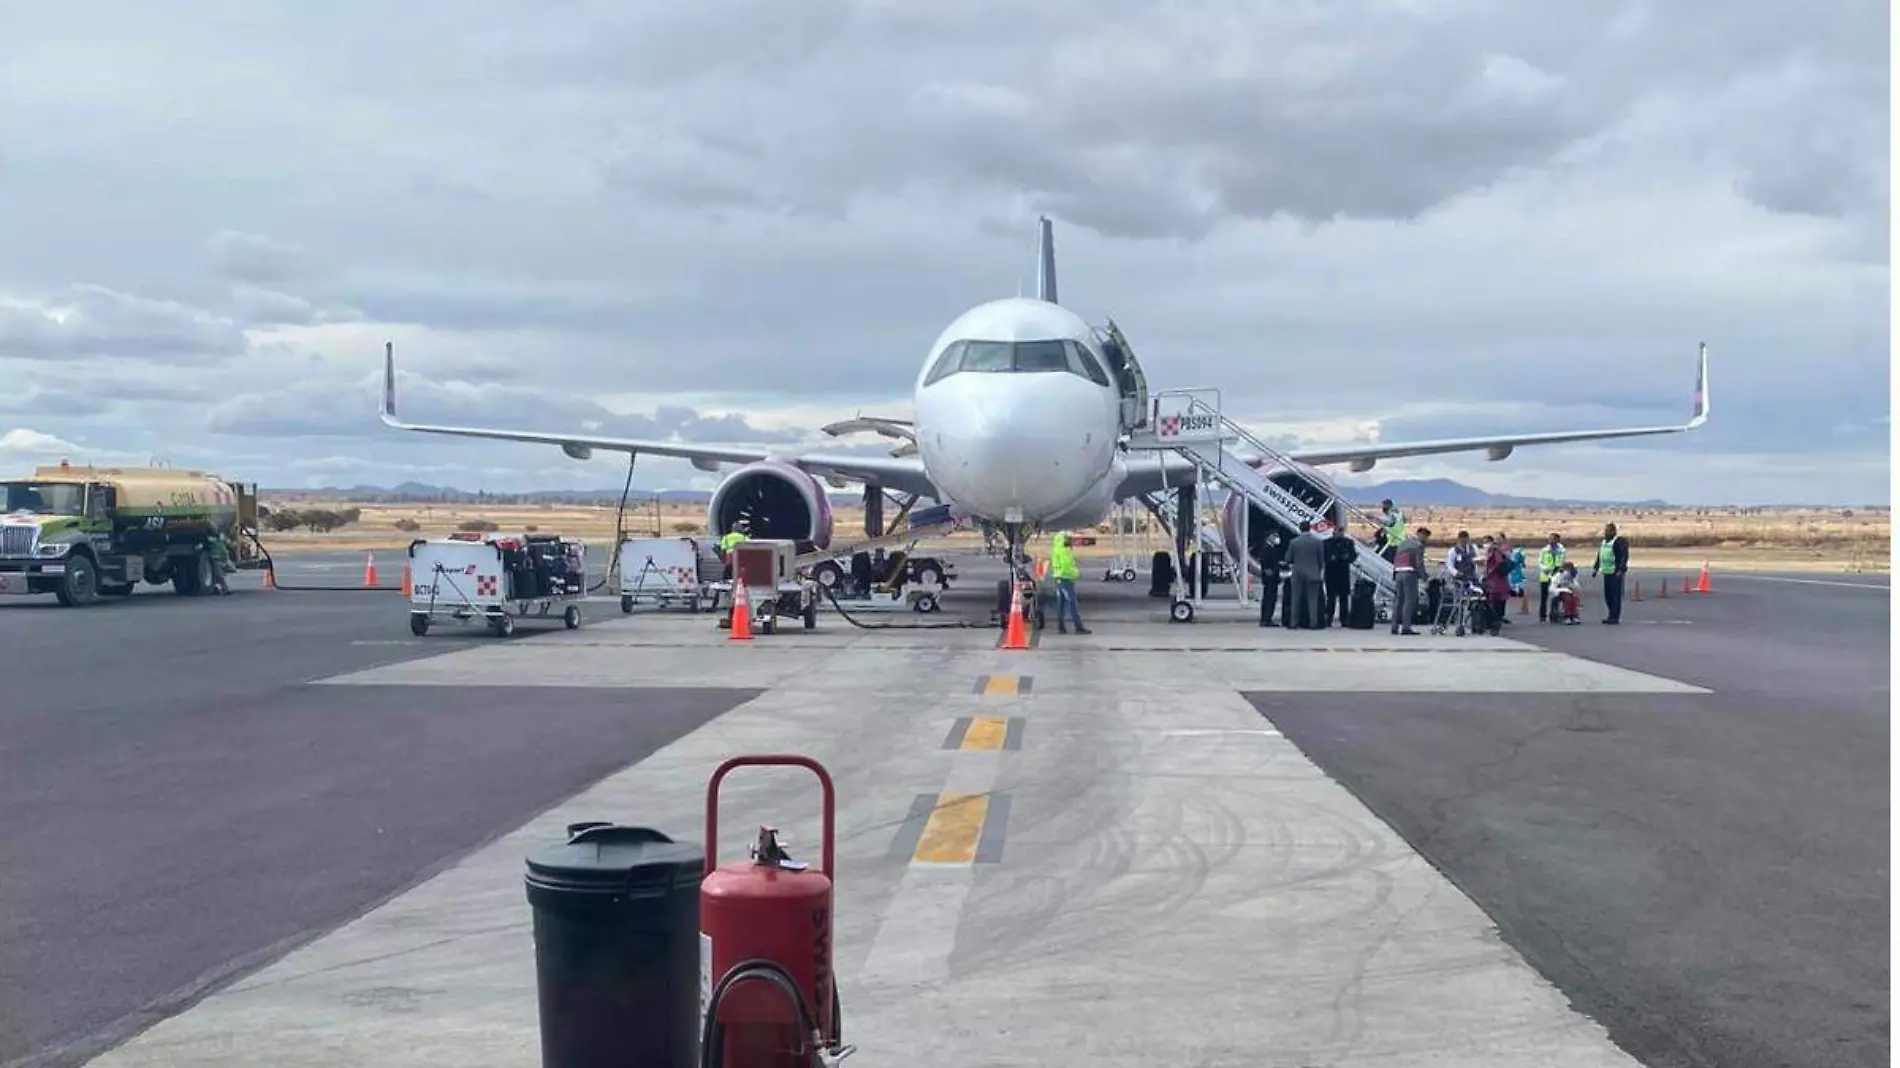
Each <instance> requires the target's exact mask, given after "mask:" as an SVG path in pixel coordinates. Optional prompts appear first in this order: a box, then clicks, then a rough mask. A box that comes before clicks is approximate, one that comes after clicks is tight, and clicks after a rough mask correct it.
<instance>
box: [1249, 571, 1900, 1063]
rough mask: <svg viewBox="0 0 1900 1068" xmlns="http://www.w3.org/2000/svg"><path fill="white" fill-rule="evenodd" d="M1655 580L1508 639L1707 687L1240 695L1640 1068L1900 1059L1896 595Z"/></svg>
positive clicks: (1833, 583)
mask: <svg viewBox="0 0 1900 1068" xmlns="http://www.w3.org/2000/svg"><path fill="white" fill-rule="evenodd" d="M1676 581H1679V579H1677V580H1676ZM1653 582H1654V577H1652V580H1651V582H1649V583H1646V584H1645V585H1646V591H1645V600H1644V601H1642V602H1640V603H1630V604H1627V605H1626V606H1625V609H1624V615H1623V623H1622V625H1621V626H1619V627H1606V626H1601V625H1599V624H1598V623H1597V622H1596V621H1597V620H1598V619H1600V617H1601V612H1600V603H1596V602H1595V599H1594V598H1592V599H1591V600H1590V601H1586V604H1585V606H1584V609H1585V614H1584V618H1585V619H1586V621H1587V622H1586V623H1585V624H1584V625H1582V626H1576V627H1548V626H1540V625H1539V624H1537V623H1536V622H1535V620H1536V615H1535V606H1533V610H1532V614H1531V615H1530V616H1528V617H1514V618H1517V619H1519V620H1520V622H1518V623H1516V624H1515V625H1513V626H1511V627H1508V628H1506V630H1505V636H1507V637H1512V638H1517V639H1520V640H1524V641H1529V642H1533V643H1535V644H1538V645H1541V646H1544V647H1547V648H1550V649H1554V650H1559V651H1563V652H1567V653H1571V654H1573V655H1576V656H1581V657H1584V658H1587V659H1591V660H1596V661H1599V662H1602V663H1608V664H1613V665H1616V666H1619V667H1625V668H1630V669H1634V670H1641V671H1646V672H1653V673H1657V674H1661V675H1665V676H1667V677H1670V678H1675V679H1680V680H1682V681H1685V682H1690V683H1694V684H1696V685H1699V686H1703V687H1706V688H1708V689H1711V690H1713V691H1715V692H1714V693H1713V694H1711V695H1708V696H1676V695H1660V694H1658V695H1644V696H1641V697H1629V696H1614V695H1589V694H1565V695H1545V694H1512V695H1508V696H1507V695H1497V696H1491V695H1476V694H1460V695H1456V696H1433V695H1429V694H1425V695H1391V696H1384V695H1375V694H1354V695H1339V696H1331V695H1325V696H1321V695H1307V694H1299V695H1293V694H1253V695H1249V699H1250V700H1251V701H1252V702H1253V703H1254V705H1255V707H1257V708H1258V709H1259V710H1260V711H1261V712H1262V713H1263V714H1264V715H1265V716H1266V717H1267V718H1268V719H1269V720H1271V721H1272V723H1273V724H1274V725H1275V726H1276V727H1278V728H1279V729H1280V730H1281V731H1282V732H1283V733H1284V734H1285V735H1286V737H1288V738H1289V739H1291V740H1293V741H1294V742H1295V744H1297V745H1298V746H1299V747H1300V748H1301V750H1302V751H1303V752H1305V753H1306V755H1307V756H1308V757H1310V758H1311V759H1313V760H1314V761H1315V762H1316V763H1317V764H1319V766H1320V767H1321V768H1322V769H1324V770H1325V771H1326V772H1327V773H1328V774H1330V775H1332V776H1334V777H1335V778H1336V779H1338V780H1339V781H1340V782H1341V783H1342V784H1343V785H1345V786H1346V787H1347V788H1348V789H1350V790H1351V791H1353V792H1354V794H1356V795H1357V796H1358V797H1359V798H1360V799H1361V800H1362V801H1364V802H1365V803H1366V804H1367V806H1368V807H1370V808H1371V809H1372V810H1373V811H1374V812H1376V813H1378V814H1379V815H1380V817H1381V818H1383V819H1384V820H1386V821H1387V822H1388V823H1389V824H1391V825H1392V826H1393V827H1394V828H1395V829H1396V830H1398V831H1399V833H1400V834H1401V835H1402V836H1403V837H1404V838H1405V839H1406V841H1407V842H1409V843H1410V844H1411V845H1412V846H1413V848H1415V849H1417V850H1419V851H1420V853H1422V854H1423V855H1424V856H1425V857H1426V858H1427V859H1428V860H1430V861H1431V862H1432V863H1433V864H1434V865H1435V866H1436V867H1438V868H1439V869H1440V870H1441V871H1443V872H1445V874H1446V875H1447V876H1448V877H1449V878H1450V879H1451V880H1452V881H1453V882H1454V883H1456V884H1457V885H1458V886H1459V887H1460V888H1461V889H1462V890H1464V891H1465V893H1467V894H1468V895H1470V896H1471V897H1472V898H1473V899H1474V900H1475V901H1476V902H1477V903H1478V904H1479V906H1480V907H1482V908H1483V909H1485V910H1486V912H1487V913H1489V914H1490V915H1491V917H1492V918H1493V919H1494V920H1495V921H1496V922H1497V924H1498V926H1499V929H1500V931H1501V932H1502V934H1503V936H1504V937H1505V938H1506V939H1507V940H1508V941H1509V942H1510V943H1511V944H1512V945H1513V946H1515V947H1516V948H1517V949H1518V950H1519V951H1520V952H1521V953H1523V954H1524V955H1525V957H1526V959H1527V960H1529V962H1530V963H1531V964H1532V965H1533V966H1534V967H1536V968H1537V969H1538V970H1539V971H1541V972H1542V973H1543V974H1544V975H1545V976H1546V977H1548V978H1549V979H1551V981H1553V982H1554V983H1556V984H1557V985H1558V986H1559V987H1560V988H1561V989H1562V990H1563V991H1564V992H1565V994H1567V995H1568V996H1569V997H1570V998H1571V999H1572V1001H1573V1003H1574V1004H1576V1005H1577V1007H1578V1008H1579V1009H1581V1010H1582V1011H1584V1012H1585V1013H1587V1014H1589V1015H1591V1016H1593V1017H1595V1018H1596V1019H1598V1020H1600V1021H1601V1022H1603V1023H1604V1024H1605V1025H1606V1026H1607V1027H1608V1028H1609V1030H1610V1033H1611V1036H1612V1037H1613V1038H1614V1039H1615V1040H1616V1041H1617V1042H1618V1044H1619V1045H1621V1046H1622V1047H1623V1048H1625V1049H1627V1050H1629V1051H1630V1052H1631V1053H1632V1054H1634V1055H1635V1056H1637V1057H1638V1058H1639V1059H1640V1060H1642V1061H1643V1062H1644V1063H1645V1064H1648V1065H1657V1066H1660V1065H1672V1066H1673V1065H1721V1066H1725V1068H1726V1066H1739V1068H1751V1066H1769V1065H1885V1064H1888V1063H1889V1058H1890V1053H1889V1040H1888V1027H1889V1018H1890V1013H1889V1001H1888V998H1889V989H1890V979H1889V962H1888V932H1889V876H1888V863H1889V845H1888V841H1889V840H1888V817H1889V794H1888V781H1889V779H1888V776H1889V759H1888V752H1889V748H1888V747H1889V735H1890V726H1889V697H1890V692H1889V675H1888V672H1889V644H1888V643H1889V630H1890V627H1889V623H1888V616H1889V592H1888V588H1887V586H1886V585H1885V583H1884V581H1881V580H1872V579H1862V578H1858V577H1855V576H1840V577H1830V576H1778V577H1758V576H1738V575H1718V576H1716V578H1715V584H1714V585H1715V592H1714V593H1713V594H1711V595H1708V596H1690V597H1684V596H1682V595H1681V593H1680V586H1676V587H1674V592H1672V594H1671V595H1670V596H1669V597H1668V598H1667V599H1663V600H1658V599H1656V598H1655V593H1656V589H1655V587H1654V584H1653ZM1526 619H1528V620H1529V622H1523V620H1526Z"/></svg>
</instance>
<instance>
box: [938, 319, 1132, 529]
mask: <svg viewBox="0 0 1900 1068" xmlns="http://www.w3.org/2000/svg"><path fill="white" fill-rule="evenodd" d="M1052 343H1053V345H1054V346H1057V347H1052ZM1068 345H1074V346H1077V347H1079V348H1080V350H1081V352H1080V353H1077V352H1075V351H1073V350H1069V349H1066V346H1068ZM951 349H955V350H956V351H955V352H954V353H949V354H948V355H949V359H948V360H947V364H948V366H940V364H943V363H946V354H947V350H951ZM1065 357H1066V360H1067V363H1066V366H1060V365H1059V361H1061V360H1062V359H1063V358H1065ZM1078 361H1093V367H1092V368H1091V367H1090V366H1089V365H1088V363H1086V362H1082V363H1081V366H1080V367H1079V368H1078V366H1077V363H1078ZM1110 374H1111V373H1110V372H1109V371H1108V363H1107V361H1106V360H1105V359H1104V358H1103V355H1102V352H1101V349H1100V347H1099V345H1098V344H1097V342H1096V341H1095V338H1094V334H1093V331H1091V330H1090V329H1089V326H1088V324H1087V323H1085V322H1083V321H1082V319H1081V317H1080V316H1077V315H1076V314H1075V313H1074V312H1071V311H1069V310H1068V309H1066V308H1064V307H1062V306H1061V305H1059V304H1055V303H1053V302H1051V301H1046V300H1035V299H1029V298H1022V297H1015V298H1008V299H1004V300H994V301H990V302H988V303H985V304H980V305H978V306H976V307H974V308H972V309H970V310H969V311H967V312H964V313H963V314H962V315H960V316H958V317H957V318H956V319H955V320H954V321H953V322H951V324H950V325H949V326H948V327H945V328H944V331H943V333H942V334H940V335H939V336H938V338H937V341H936V343H935V344H933V345H932V346H931V348H930V354H929V356H928V357H927V358H926V359H925V360H924V365H923V367H922V369H921V370H919V372H918V375H917V384H916V388H915V393H914V395H913V404H914V408H915V412H914V429H915V431H916V435H917V451H918V454H919V456H920V457H921V459H922V460H923V463H924V467H925V470H926V471H927V472H928V473H929V476H930V480H931V482H932V483H934V484H935V485H936V486H937V488H938V489H939V490H940V491H941V496H940V499H941V500H942V501H943V503H946V504H949V505H951V506H952V507H953V508H954V509H955V510H957V511H959V512H961V513H963V514H965V515H967V516H969V517H971V518H975V519H982V520H988V521H990V522H994V523H1025V524H1031V525H1035V526H1040V527H1042V528H1044V529H1062V528H1070V527H1086V526H1093V525H1094V524H1096V523H1099V522H1101V521H1102V520H1103V519H1104V518H1105V517H1106V516H1107V515H1108V513H1109V511H1110V509H1112V508H1113V507H1114V503H1115V501H1114V498H1115V490H1116V487H1117V486H1118V485H1119V484H1120V482H1121V478H1122V475H1123V472H1124V470H1125V462H1124V461H1123V459H1122V453H1121V452H1120V451H1119V450H1118V449H1117V447H1116V445H1117V442H1118V441H1119V439H1120V437H1121V396H1120V392H1119V391H1118V390H1117V388H1116V387H1115V386H1114V384H1113V379H1112V377H1110Z"/></svg>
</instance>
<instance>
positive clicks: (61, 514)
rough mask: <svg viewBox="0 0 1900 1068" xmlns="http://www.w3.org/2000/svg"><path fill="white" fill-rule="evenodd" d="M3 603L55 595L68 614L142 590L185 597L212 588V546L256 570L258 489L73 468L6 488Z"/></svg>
mask: <svg viewBox="0 0 1900 1068" xmlns="http://www.w3.org/2000/svg"><path fill="white" fill-rule="evenodd" d="M0 495H4V500H0V595H9V594H11V595H20V594H28V595H30V594H48V593H50V594H52V595H53V596H54V597H57V598H58V599H59V603H60V604H62V605H67V606H72V605H86V604H93V603H95V602H97V601H98V600H99V599H100V597H101V596H106V597H123V596H126V595H127V594H129V593H131V592H132V590H133V589H134V588H135V587H136V586H137V585H138V584H139V582H140V581H144V582H149V583H151V584H152V585H154V586H158V585H163V584H164V583H167V582H169V583H171V586H172V589H173V590H175V591H177V592H178V593H179V594H180V595H182V596H185V597H195V596H198V595H199V594H201V593H204V592H205V591H207V590H208V589H210V587H211V561H210V557H209V556H208V555H207V549H206V546H207V544H208V543H209V542H210V540H211V538H212V536H213V535H214V534H222V535H224V538H225V540H226V542H227V543H228V544H229V545H230V559H231V562H230V564H229V565H228V566H230V567H235V568H245V567H256V566H260V560H261V553H260V552H259V550H258V549H257V548H256V545H257V543H256V540H255V539H256V532H257V487H256V485H255V484H251V485H246V484H244V483H241V482H232V481H228V480H226V479H222V478H219V477H218V476H216V475H210V474H206V473H205V472H203V471H183V470H178V469H175V468H169V467H74V466H72V465H71V464H70V463H68V462H67V461H64V460H61V461H60V462H59V465H58V466H56V467H41V468H39V469H38V470H36V471H35V472H33V477H32V478H22V479H14V480H11V481H6V482H0Z"/></svg>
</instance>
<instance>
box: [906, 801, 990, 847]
mask: <svg viewBox="0 0 1900 1068" xmlns="http://www.w3.org/2000/svg"><path fill="white" fill-rule="evenodd" d="M989 812H990V799H989V795H988V794H940V795H938V797H937V807H936V808H935V809H933V810H931V813H930V821H929V822H928V823H926V824H924V833H923V835H922V837H920V838H918V840H917V852H916V853H915V854H913V859H915V860H921V861H926V862H928V863H933V864H967V863H969V862H971V861H973V860H975V859H976V844H977V840H978V839H979V838H981V837H982V834H983V821H984V819H985V818H987V817H988V816H989Z"/></svg>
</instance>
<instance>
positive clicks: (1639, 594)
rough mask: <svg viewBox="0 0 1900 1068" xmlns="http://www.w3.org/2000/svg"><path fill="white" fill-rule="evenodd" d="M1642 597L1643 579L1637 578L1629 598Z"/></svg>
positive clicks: (1636, 599) (1634, 599)
mask: <svg viewBox="0 0 1900 1068" xmlns="http://www.w3.org/2000/svg"><path fill="white" fill-rule="evenodd" d="M1642 599H1643V580H1642V579H1637V580H1636V589H1635V590H1634V591H1633V592H1632V593H1631V594H1630V600H1632V601H1640V600H1642Z"/></svg>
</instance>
